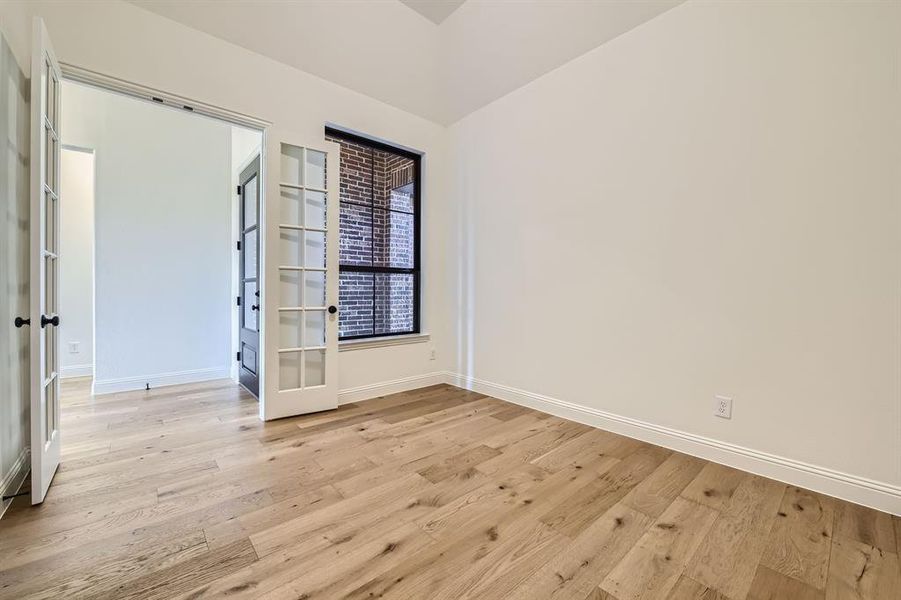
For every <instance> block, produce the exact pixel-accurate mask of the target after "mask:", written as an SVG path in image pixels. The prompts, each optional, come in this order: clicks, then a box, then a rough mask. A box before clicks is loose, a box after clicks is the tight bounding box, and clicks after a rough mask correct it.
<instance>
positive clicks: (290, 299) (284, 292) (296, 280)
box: [278, 269, 302, 308]
mask: <svg viewBox="0 0 901 600" xmlns="http://www.w3.org/2000/svg"><path fill="white" fill-rule="evenodd" d="M301 274H302V273H301V272H300V271H289V270H287V269H281V270H279V272H278V277H279V290H280V294H279V306H281V307H283V308H291V307H295V306H301V297H300V291H301V288H300V277H301Z"/></svg>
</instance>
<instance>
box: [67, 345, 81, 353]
mask: <svg viewBox="0 0 901 600" xmlns="http://www.w3.org/2000/svg"><path fill="white" fill-rule="evenodd" d="M80 345H81V342H69V354H78V353H79V352H81V350H79V349H78V347H79V346H80Z"/></svg>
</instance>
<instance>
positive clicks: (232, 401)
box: [0, 380, 901, 600]
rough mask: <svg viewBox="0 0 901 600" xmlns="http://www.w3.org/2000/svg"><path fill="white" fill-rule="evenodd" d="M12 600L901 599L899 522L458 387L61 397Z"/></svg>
mask: <svg viewBox="0 0 901 600" xmlns="http://www.w3.org/2000/svg"><path fill="white" fill-rule="evenodd" d="M63 406H64V408H63V424H62V430H63V433H64V438H63V461H62V465H61V467H60V470H59V472H58V473H57V475H56V478H55V480H54V483H53V485H52V487H51V488H50V492H49V495H48V496H47V500H46V502H45V503H44V504H43V505H41V506H40V507H36V508H32V507H31V506H29V505H28V501H27V498H19V499H17V500H16V501H15V502H14V504H13V506H12V507H11V508H10V510H9V512H8V513H7V515H6V516H5V517H4V518H3V519H2V520H0V597H2V598H54V599H55V598H104V599H108V598H115V599H119V598H167V599H168V598H183V599H196V598H207V597H210V598H213V597H228V598H291V599H298V598H303V599H308V600H310V599H317V598H324V599H331V598H351V599H363V598H399V599H417V598H423V599H429V600H441V599H448V600H458V599H463V598H479V599H489V600H490V599H500V598H510V599H542V600H543V599H574V600H600V599H613V600H636V599H639V598H675V599H683V598H696V599H700V598H707V599H714V598H727V599H730V600H744V599H745V598H749V599H755V600H757V599H764V598H786V599H791V600H796V599H806V598H811V599H822V600H827V599H828V600H833V599H844V598H849V599H887V600H898V599H899V598H901V560H899V551H901V548H899V544H901V519H898V518H896V517H892V516H891V515H888V514H885V513H880V512H878V511H874V510H870V509H867V508H864V507H860V506H856V505H853V504H849V503H846V502H842V501H840V500H836V499H834V498H830V497H827V496H824V495H822V494H817V493H814V492H810V491H808V490H803V489H799V488H796V487H793V486H788V485H785V484H781V483H778V482H775V481H772V480H768V479H764V478H762V477H757V476H754V475H750V474H748V473H744V472H741V471H736V470H734V469H730V468H728V467H724V466H721V465H716V464H712V463H708V462H706V461H703V460H700V459H697V458H693V457H690V456H686V455H683V454H679V453H676V452H671V451H669V450H666V449H663V448H659V447H655V446H651V445H649V444H644V443H642V442H638V441H636V440H632V439H628V438H624V437H620V436H617V435H614V434H611V433H608V432H604V431H599V430H596V429H592V428H589V427H586V426H583V425H579V424H576V423H572V422H568V421H565V420H563V419H559V418H556V417H551V416H548V415H545V414H541V413H538V412H535V411H531V410H528V409H525V408H521V407H518V406H514V405H511V404H507V403H504V402H502V401H500V400H496V399H493V398H489V397H486V396H483V395H480V394H476V393H472V392H467V391H463V390H459V389H457V388H453V387H451V386H445V385H441V386H434V387H430V388H424V389H421V390H416V391H413V392H408V393H403V394H396V395H394V396H388V397H384V398H378V399H375V400H371V401H368V402H363V403H360V404H350V405H346V406H343V407H341V408H340V409H339V410H337V411H334V412H329V413H320V414H316V415H308V416H305V417H298V418H292V419H284V420H280V421H276V422H272V423H261V422H260V421H259V420H258V418H257V403H256V401H255V400H254V399H253V398H251V397H250V396H249V395H248V394H246V393H245V392H243V391H241V390H240V389H239V388H238V387H237V386H235V385H234V384H233V383H231V382H228V381H226V382H211V383H206V384H198V385H193V386H180V387H171V388H161V389H159V390H153V391H150V392H133V393H127V394H116V395H109V396H103V397H98V398H94V397H91V395H90V393H89V382H88V381H86V380H76V381H72V382H67V383H66V385H65V387H64V398H63Z"/></svg>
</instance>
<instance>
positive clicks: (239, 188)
mask: <svg viewBox="0 0 901 600" xmlns="http://www.w3.org/2000/svg"><path fill="white" fill-rule="evenodd" d="M238 195H239V196H240V195H241V186H240V185H239V186H238Z"/></svg>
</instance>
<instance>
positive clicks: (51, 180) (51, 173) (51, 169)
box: [44, 127, 57, 192]
mask: <svg viewBox="0 0 901 600" xmlns="http://www.w3.org/2000/svg"><path fill="white" fill-rule="evenodd" d="M44 142H45V143H44V168H45V169H46V172H45V174H44V180H45V181H46V183H47V187H49V188H50V189H51V190H53V191H54V192H55V191H56V190H57V187H56V144H55V142H54V140H53V134H52V133H51V132H50V129H48V128H46V127H45V128H44Z"/></svg>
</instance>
